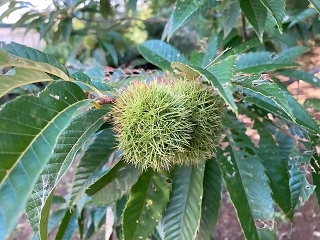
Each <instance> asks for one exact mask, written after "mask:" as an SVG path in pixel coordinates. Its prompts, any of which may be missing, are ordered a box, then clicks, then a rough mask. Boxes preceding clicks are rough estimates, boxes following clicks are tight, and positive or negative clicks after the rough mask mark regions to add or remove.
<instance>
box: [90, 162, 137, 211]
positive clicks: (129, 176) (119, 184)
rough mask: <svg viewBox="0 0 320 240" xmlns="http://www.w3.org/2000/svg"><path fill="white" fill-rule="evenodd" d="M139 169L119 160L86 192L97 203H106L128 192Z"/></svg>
mask: <svg viewBox="0 0 320 240" xmlns="http://www.w3.org/2000/svg"><path fill="white" fill-rule="evenodd" d="M140 173H141V171H140V170H139V169H137V168H135V167H134V166H133V165H130V164H125V163H124V161H123V160H120V161H119V162H118V163H117V164H116V165H114V166H113V167H112V168H111V169H110V170H109V171H108V172H107V173H106V174H105V175H104V176H102V177H101V178H100V179H99V180H98V181H96V182H94V183H93V184H92V185H91V186H90V187H89V188H88V189H87V190H86V193H87V194H88V195H89V196H91V197H92V201H93V202H94V203H95V204H97V205H108V204H110V203H113V202H115V201H116V200H119V199H120V198H121V197H123V196H124V195H126V194H128V193H129V191H130V190H131V188H132V185H133V184H135V183H136V181H137V180H138V178H139V175H140Z"/></svg>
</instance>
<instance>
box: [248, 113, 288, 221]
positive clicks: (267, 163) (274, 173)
mask: <svg viewBox="0 0 320 240" xmlns="http://www.w3.org/2000/svg"><path fill="white" fill-rule="evenodd" d="M264 124H266V123H264ZM264 124H263V123H262V122H260V121H259V120H258V119H257V118H255V119H254V126H253V128H254V129H256V130H257V131H258V134H259V136H260V140H259V148H257V149H256V152H257V155H258V156H259V157H260V159H261V162H262V164H263V166H264V167H265V169H266V174H267V175H268V177H269V180H270V187H271V189H272V196H273V198H274V200H275V201H276V202H277V203H278V205H279V206H280V208H281V209H282V211H283V212H284V213H285V214H287V215H288V217H289V218H292V216H290V214H289V212H290V211H291V204H290V203H291V196H290V189H289V174H288V170H287V164H286V161H285V160H284V159H282V158H281V153H280V151H279V149H278V146H277V144H276V143H275V141H274V138H273V136H272V135H271V134H270V132H269V131H268V130H267V128H266V127H265V126H264Z"/></svg>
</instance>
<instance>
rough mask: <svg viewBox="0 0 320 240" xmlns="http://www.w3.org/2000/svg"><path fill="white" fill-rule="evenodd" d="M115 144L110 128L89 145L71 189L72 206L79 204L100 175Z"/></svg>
mask: <svg viewBox="0 0 320 240" xmlns="http://www.w3.org/2000/svg"><path fill="white" fill-rule="evenodd" d="M115 146H116V140H115V138H114V133H113V131H112V129H110V128H107V129H104V130H103V131H102V132H101V133H99V134H98V136H97V137H96V138H95V139H94V141H93V142H92V143H91V144H90V145H89V147H88V149H87V150H86V151H85V153H84V155H83V156H82V157H81V159H80V162H79V164H78V166H77V168H76V173H75V178H74V181H73V187H72V191H71V199H70V205H71V206H72V205H75V204H77V202H78V201H79V200H80V199H81V198H82V197H83V196H84V194H85V191H86V189H87V188H88V187H89V186H90V185H91V184H92V183H94V182H95V181H96V180H97V179H98V178H99V177H100V174H101V173H100V172H101V170H102V168H103V166H104V164H105V163H106V161H107V160H108V159H109V156H110V154H111V153H112V152H113V151H114V147H115Z"/></svg>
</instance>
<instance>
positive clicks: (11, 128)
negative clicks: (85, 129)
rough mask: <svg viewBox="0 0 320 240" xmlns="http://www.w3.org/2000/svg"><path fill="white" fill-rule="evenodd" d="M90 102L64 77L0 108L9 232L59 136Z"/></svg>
mask: <svg viewBox="0 0 320 240" xmlns="http://www.w3.org/2000/svg"><path fill="white" fill-rule="evenodd" d="M89 103H90V100H88V99H87V97H86V95H85V94H84V93H83V91H82V90H81V88H79V87H78V86H77V85H75V84H74V83H71V82H63V81H62V82H56V83H53V84H51V85H49V87H47V89H46V90H45V91H43V92H42V93H40V95H39V97H33V96H22V97H20V98H18V99H16V100H15V101H12V102H9V103H7V104H6V105H5V106H4V107H3V108H2V110H1V111H0V119H1V121H0V159H1V161H0V182H1V186H0V203H1V204H0V219H1V218H2V219H5V225H4V226H5V228H6V229H7V234H8V233H10V231H11V230H12V229H13V227H14V225H15V222H16V220H17V218H18V216H19V214H20V212H21V211H22V210H23V208H24V207H25V204H26V202H27V198H28V196H29V195H30V194H31V191H32V188H33V187H34V185H35V183H36V181H37V179H38V177H39V175H40V173H41V171H42V169H43V168H44V167H45V165H46V163H47V162H48V160H49V158H50V156H51V154H52V153H53V149H54V147H55V145H56V141H57V138H58V137H59V135H60V134H61V133H62V131H63V130H64V129H65V128H66V127H67V126H68V125H69V123H70V122H71V120H72V118H73V115H74V114H75V113H76V111H77V109H78V108H79V107H81V106H85V105H88V104H89ZM3 237H4V236H0V238H3Z"/></svg>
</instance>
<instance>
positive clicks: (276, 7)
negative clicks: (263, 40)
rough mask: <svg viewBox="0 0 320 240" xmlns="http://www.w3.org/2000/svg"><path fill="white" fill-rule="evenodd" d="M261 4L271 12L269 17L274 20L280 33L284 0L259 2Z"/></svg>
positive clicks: (263, 0) (284, 5)
mask: <svg viewBox="0 0 320 240" xmlns="http://www.w3.org/2000/svg"><path fill="white" fill-rule="evenodd" d="M260 1H261V2H262V4H263V5H264V6H265V7H266V8H267V9H268V10H269V11H270V12H271V16H272V17H273V18H274V19H275V20H276V22H277V25H278V29H279V31H280V33H282V19H283V17H284V14H285V7H286V1H285V0H260Z"/></svg>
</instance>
